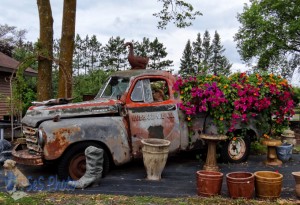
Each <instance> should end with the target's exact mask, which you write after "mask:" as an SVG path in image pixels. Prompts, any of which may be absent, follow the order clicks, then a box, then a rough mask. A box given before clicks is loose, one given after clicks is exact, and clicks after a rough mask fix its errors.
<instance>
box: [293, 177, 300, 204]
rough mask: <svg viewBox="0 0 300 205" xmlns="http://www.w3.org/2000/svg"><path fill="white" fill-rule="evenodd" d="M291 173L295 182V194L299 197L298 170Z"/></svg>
mask: <svg viewBox="0 0 300 205" xmlns="http://www.w3.org/2000/svg"><path fill="white" fill-rule="evenodd" d="M292 175H293V176H294V179H295V182H296V185H295V192H296V196H297V197H298V198H300V172H292Z"/></svg>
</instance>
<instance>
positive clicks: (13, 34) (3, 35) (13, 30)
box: [0, 24, 27, 57]
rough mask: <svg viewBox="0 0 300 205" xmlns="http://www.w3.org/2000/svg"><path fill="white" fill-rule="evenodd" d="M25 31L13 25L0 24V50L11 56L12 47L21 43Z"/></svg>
mask: <svg viewBox="0 0 300 205" xmlns="http://www.w3.org/2000/svg"><path fill="white" fill-rule="evenodd" d="M26 32H27V31H26V30H24V29H21V30H18V29H17V27H15V26H9V25H7V24H4V25H3V24H0V52H2V53H4V54H6V55H8V56H10V57H11V56H12V53H13V49H14V48H16V47H19V46H20V45H22V43H23V40H24V38H25V34H26Z"/></svg>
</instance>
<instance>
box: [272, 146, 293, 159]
mask: <svg viewBox="0 0 300 205" xmlns="http://www.w3.org/2000/svg"><path fill="white" fill-rule="evenodd" d="M293 147H294V146H293V145H292V144H288V143H283V144H282V145H280V146H277V147H276V153H277V157H278V159H280V160H281V161H283V162H287V161H289V160H290V159H291V158H292V154H293Z"/></svg>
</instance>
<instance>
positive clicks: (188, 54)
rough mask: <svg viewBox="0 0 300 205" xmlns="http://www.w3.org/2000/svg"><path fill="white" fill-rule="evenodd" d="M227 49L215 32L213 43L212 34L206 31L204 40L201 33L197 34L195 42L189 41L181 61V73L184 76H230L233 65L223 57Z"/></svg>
mask: <svg viewBox="0 0 300 205" xmlns="http://www.w3.org/2000/svg"><path fill="white" fill-rule="evenodd" d="M224 51H225V49H224V48H223V46H222V45H221V38H220V35H219V34H218V33H217V31H216V32H215V35H214V39H213V40H212V43H211V42H210V34H209V32H208V31H205V33H204V36H203V40H201V35H200V33H198V34H197V38H196V41H195V42H192V46H191V43H190V40H188V42H187V44H186V46H185V49H184V51H183V55H182V58H181V59H180V62H181V64H180V70H179V73H180V74H181V75H182V76H186V75H187V74H191V75H192V74H196V75H197V74H199V73H202V74H215V75H226V76H228V75H230V68H231V66H232V64H230V63H229V61H228V59H227V58H226V57H225V56H224V55H223V53H224Z"/></svg>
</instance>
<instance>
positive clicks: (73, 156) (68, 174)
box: [57, 142, 110, 180]
mask: <svg viewBox="0 0 300 205" xmlns="http://www.w3.org/2000/svg"><path fill="white" fill-rule="evenodd" d="M89 146H94V147H98V148H101V149H103V148H102V147H101V146H100V145H99V144H96V143H89V142H82V143H79V144H75V145H74V146H72V147H71V148H70V149H69V150H68V151H67V152H66V153H65V154H64V155H63V156H62V158H61V160H60V162H59V164H58V168H57V169H58V170H57V172H58V177H59V178H60V179H68V178H69V179H70V178H71V179H73V180H78V179H80V178H81V177H82V176H83V175H84V173H85V170H86V162H85V154H84V151H85V149H86V148H87V147H89ZM103 160H104V162H103V172H102V174H103V175H105V174H106V173H107V172H108V171H109V169H110V160H109V157H108V154H107V152H106V150H105V149H103Z"/></svg>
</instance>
